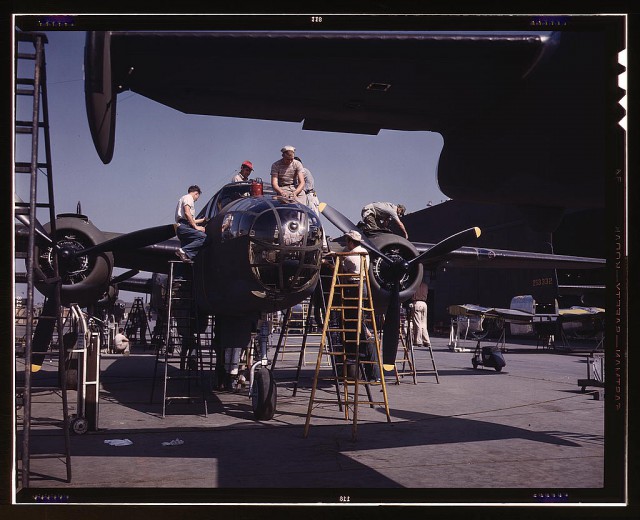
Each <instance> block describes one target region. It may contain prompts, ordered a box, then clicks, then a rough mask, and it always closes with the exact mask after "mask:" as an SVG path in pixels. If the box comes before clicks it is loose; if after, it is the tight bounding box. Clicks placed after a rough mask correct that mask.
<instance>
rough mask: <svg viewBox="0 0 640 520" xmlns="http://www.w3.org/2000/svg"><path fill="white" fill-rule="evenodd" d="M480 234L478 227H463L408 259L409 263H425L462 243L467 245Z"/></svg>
mask: <svg viewBox="0 0 640 520" xmlns="http://www.w3.org/2000/svg"><path fill="white" fill-rule="evenodd" d="M479 236H480V228H479V227H472V228H469V229H465V230H464V231H460V232H459V233H456V234H455V235H451V236H450V237H448V238H445V239H444V240H442V241H441V242H438V243H437V244H436V245H435V246H433V247H432V248H431V249H428V250H427V251H425V252H424V253H422V254H420V255H418V256H416V257H415V258H412V259H411V260H409V265H411V264H414V263H417V262H419V263H425V262H427V261H433V260H436V259H438V258H440V257H442V256H444V255H446V254H448V253H450V252H451V251H454V250H455V249H458V248H460V247H462V246H464V245H467V244H468V243H469V242H471V241H472V240H475V239H476V238H478V237H479Z"/></svg>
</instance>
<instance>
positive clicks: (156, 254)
mask: <svg viewBox="0 0 640 520" xmlns="http://www.w3.org/2000/svg"><path fill="white" fill-rule="evenodd" d="M104 234H105V237H106V238H107V240H111V239H112V238H116V237H118V236H120V235H121V233H114V232H109V231H107V232H105V233H104ZM179 247H180V241H179V240H178V239H177V238H171V239H169V240H165V241H163V242H159V243H157V244H153V245H149V246H144V247H140V248H135V249H127V250H118V251H115V252H114V253H113V260H114V265H115V267H122V268H125V269H136V270H138V271H146V272H150V273H164V274H168V272H169V263H168V261H169V260H177V257H176V256H175V252H176V251H177V249H178V248H179Z"/></svg>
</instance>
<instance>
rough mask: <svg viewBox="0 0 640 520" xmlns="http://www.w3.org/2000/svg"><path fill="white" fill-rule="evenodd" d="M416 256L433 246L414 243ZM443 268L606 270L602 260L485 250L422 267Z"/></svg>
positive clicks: (457, 254)
mask: <svg viewBox="0 0 640 520" xmlns="http://www.w3.org/2000/svg"><path fill="white" fill-rule="evenodd" d="M413 245H414V246H415V247H416V249H417V250H418V252H419V253H422V252H423V251H427V250H428V249H430V248H431V247H432V246H433V244H426V243H422V242H414V243H413ZM438 266H444V267H486V268H495V269H598V268H602V267H605V266H606V261H605V260H604V259H603V258H589V257H582V256H570V255H553V254H548V253H533V252H530V251H511V250H507V249H487V248H476V247H461V248H459V249H456V250H454V251H451V252H450V253H448V254H447V255H446V256H444V257H442V258H439V259H437V260H436V262H435V263H434V264H431V265H430V264H429V263H428V262H427V263H426V264H425V267H426V268H432V269H433V268H435V267H438Z"/></svg>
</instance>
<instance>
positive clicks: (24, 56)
mask: <svg viewBox="0 0 640 520" xmlns="http://www.w3.org/2000/svg"><path fill="white" fill-rule="evenodd" d="M15 37H16V40H15V50H16V52H15V61H14V81H15V83H14V88H15V95H16V99H15V106H14V109H15V112H14V113H15V117H16V119H15V137H14V159H15V173H16V174H28V175H29V176H30V184H29V201H28V202H23V201H22V200H20V199H19V198H18V197H15V202H14V214H15V217H16V218H17V219H18V220H20V221H21V222H23V223H24V224H25V225H27V227H28V230H29V231H28V247H27V254H26V263H27V273H26V279H27V305H26V307H27V311H26V312H27V316H30V317H31V316H33V308H34V283H35V281H36V280H35V276H36V274H35V272H36V267H37V265H36V258H35V254H36V249H35V248H36V236H37V234H38V230H39V229H38V228H39V225H38V226H37V225H36V223H37V217H36V213H37V209H38V208H43V209H48V210H49V222H50V226H51V230H50V235H49V236H50V237H51V239H52V240H53V250H55V243H56V227H55V207H54V196H53V169H52V165H51V142H50V138H49V109H48V103H47V80H46V60H45V50H44V46H45V44H46V43H48V42H47V38H46V36H45V35H44V34H42V33H16V36H15ZM29 44H31V45H33V52H31V50H30V49H31V47H30V45H29ZM25 48H26V50H25ZM31 64H33V69H32V70H33V77H26V76H24V75H23V74H24V73H25V72H26V71H25V70H24V69H27V70H30V65H31ZM23 98H24V99H27V100H29V99H30V100H31V101H32V104H31V105H30V108H31V118H30V119H21V118H20V116H21V110H22V107H23V106H24V104H23V103H20V102H19V100H20V99H23ZM41 130H42V134H43V138H44V161H40V157H39V150H40V131H41ZM19 136H25V137H27V138H28V137H30V138H31V146H30V153H31V157H30V160H19V158H18V155H19V149H20V146H19V144H18V137H19ZM20 155H21V154H20ZM38 172H42V173H43V174H44V176H45V178H46V180H47V202H38ZM19 256H20V255H18V254H16V258H18V257H19ZM52 256H53V276H51V277H50V278H48V279H44V280H42V281H43V282H45V283H47V284H50V285H51V286H53V287H54V290H53V296H52V298H51V299H52V300H53V302H52V304H51V305H52V307H53V308H54V312H52V313H49V314H48V315H47V316H41V317H40V319H51V320H55V321H56V327H57V330H58V345H59V349H58V351H59V360H58V363H59V370H60V374H61V377H60V380H61V388H60V390H61V397H62V410H63V418H62V420H63V429H64V439H65V462H66V469H67V482H71V451H70V444H71V443H70V434H69V411H68V403H67V389H66V371H65V362H64V361H65V359H64V358H65V352H64V348H63V346H62V341H61V340H60V338H62V331H63V320H62V313H61V312H60V310H61V299H60V289H61V280H60V276H59V271H58V258H57V255H55V254H53V255H52ZM38 271H39V273H38V277H39V279H41V278H42V277H43V274H42V272H41V271H40V270H38ZM33 332H34V331H33V322H32V320H31V319H28V320H27V324H26V335H25V337H26V341H25V353H24V359H25V369H24V389H23V394H22V395H23V405H24V419H23V420H24V426H23V431H22V435H23V436H22V478H21V482H22V487H23V488H28V487H29V479H30V456H31V453H30V438H31V426H32V424H31V421H32V417H31V395H32V377H31V376H32V368H31V361H32V340H33ZM16 393H17V389H16Z"/></svg>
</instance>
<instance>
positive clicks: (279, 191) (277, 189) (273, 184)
mask: <svg viewBox="0 0 640 520" xmlns="http://www.w3.org/2000/svg"><path fill="white" fill-rule="evenodd" d="M271 187H272V188H273V191H275V192H276V194H278V195H283V193H282V189H280V185H279V184H278V175H271Z"/></svg>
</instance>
